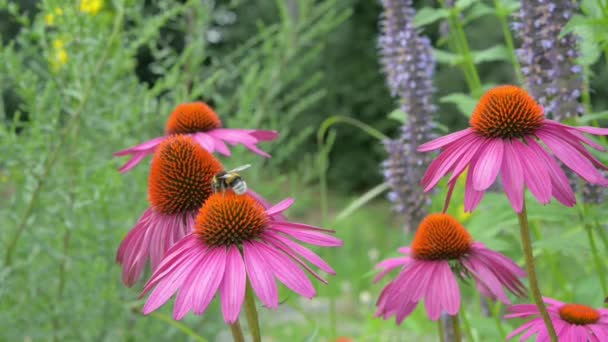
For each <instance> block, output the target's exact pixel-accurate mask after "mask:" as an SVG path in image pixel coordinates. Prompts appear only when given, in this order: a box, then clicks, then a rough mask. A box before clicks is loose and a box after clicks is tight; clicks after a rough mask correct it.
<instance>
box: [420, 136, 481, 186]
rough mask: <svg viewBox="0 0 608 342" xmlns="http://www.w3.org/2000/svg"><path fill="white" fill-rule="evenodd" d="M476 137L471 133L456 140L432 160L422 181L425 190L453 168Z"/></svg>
mask: <svg viewBox="0 0 608 342" xmlns="http://www.w3.org/2000/svg"><path fill="white" fill-rule="evenodd" d="M475 139H476V136H475V135H469V136H466V137H465V138H462V139H460V140H458V141H456V142H455V143H453V144H451V145H450V146H449V147H448V148H446V149H445V150H444V151H443V152H442V153H441V154H440V155H439V157H437V158H435V160H433V162H431V164H430V165H429V167H428V169H427V171H426V173H425V174H424V176H423V177H422V181H421V184H422V186H423V187H424V191H429V190H430V189H432V188H434V187H435V185H437V183H439V180H440V179H441V178H443V176H445V175H446V174H447V173H448V172H450V171H451V170H452V169H453V167H454V164H456V163H457V162H458V161H459V160H460V159H461V157H462V155H463V154H465V153H466V152H467V150H468V145H470V143H471V142H472V141H473V140H475Z"/></svg>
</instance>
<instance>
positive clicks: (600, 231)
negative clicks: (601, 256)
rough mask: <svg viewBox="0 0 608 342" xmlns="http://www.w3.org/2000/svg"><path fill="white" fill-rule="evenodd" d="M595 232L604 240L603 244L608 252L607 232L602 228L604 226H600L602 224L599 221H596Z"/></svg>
mask: <svg viewBox="0 0 608 342" xmlns="http://www.w3.org/2000/svg"><path fill="white" fill-rule="evenodd" d="M595 231H596V232H597V233H598V235H599V236H600V239H601V240H602V243H603V244H604V249H606V250H608V237H607V236H606V232H605V231H604V228H602V225H600V223H599V222H598V221H597V220H596V221H595Z"/></svg>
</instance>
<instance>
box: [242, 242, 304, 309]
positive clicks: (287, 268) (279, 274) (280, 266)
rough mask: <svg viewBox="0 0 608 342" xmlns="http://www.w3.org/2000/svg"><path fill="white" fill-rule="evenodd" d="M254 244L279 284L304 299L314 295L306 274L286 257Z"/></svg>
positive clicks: (257, 243) (264, 246) (260, 244)
mask: <svg viewBox="0 0 608 342" xmlns="http://www.w3.org/2000/svg"><path fill="white" fill-rule="evenodd" d="M254 244H255V245H256V247H257V248H258V250H259V251H260V252H261V253H263V255H264V257H265V258H266V260H265V261H266V263H267V264H268V266H270V271H271V272H272V273H273V274H274V276H275V277H276V278H277V279H279V281H280V282H281V283H283V284H285V286H287V287H288V288H289V289H291V290H292V291H294V292H295V293H297V294H300V295H302V296H304V297H306V298H309V299H310V298H312V297H314V296H315V295H316V291H315V288H314V286H313V285H312V283H311V282H310V279H308V277H307V276H306V273H304V271H302V269H300V267H298V265H296V264H294V263H293V261H291V259H290V258H289V257H288V256H287V255H285V254H282V253H280V252H279V251H277V250H276V249H274V248H272V247H270V246H268V245H266V244H264V243H262V242H254Z"/></svg>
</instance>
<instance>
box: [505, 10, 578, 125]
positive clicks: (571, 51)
mask: <svg viewBox="0 0 608 342" xmlns="http://www.w3.org/2000/svg"><path fill="white" fill-rule="evenodd" d="M577 9H578V4H577V2H576V1H571V0H558V1H547V0H526V1H522V3H521V9H520V12H519V15H517V16H518V20H519V22H517V23H515V24H514V26H515V29H516V31H517V32H518V33H519V37H520V38H521V40H522V45H521V48H520V49H519V50H518V51H517V53H518V56H519V59H520V62H521V66H522V73H523V74H524V76H525V83H526V88H527V89H528V91H529V92H530V94H531V95H532V97H534V98H535V99H537V100H538V102H539V103H540V104H541V105H543V107H544V108H545V112H546V113H547V114H548V116H549V118H551V119H554V120H558V121H560V120H563V119H567V118H571V117H574V116H576V115H580V114H582V112H583V106H582V104H581V103H580V102H579V100H578V99H579V97H580V95H581V92H582V85H583V72H582V68H581V66H579V65H576V59H577V57H578V52H577V50H576V37H575V36H574V35H572V34H567V35H565V36H564V37H562V38H560V37H559V36H560V33H561V31H562V29H563V28H564V26H565V25H566V23H568V21H569V20H570V18H571V17H572V15H573V13H574V12H575V11H576V10H577Z"/></svg>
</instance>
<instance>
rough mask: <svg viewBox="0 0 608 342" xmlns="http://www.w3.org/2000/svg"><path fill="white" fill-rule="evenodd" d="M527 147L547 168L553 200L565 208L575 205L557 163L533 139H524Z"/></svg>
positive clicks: (566, 180) (571, 193)
mask: <svg viewBox="0 0 608 342" xmlns="http://www.w3.org/2000/svg"><path fill="white" fill-rule="evenodd" d="M526 141H527V142H528V146H530V148H531V149H532V151H534V152H535V153H536V155H537V156H538V157H539V158H540V160H541V162H542V163H544V164H545V166H546V167H547V171H548V172H549V175H550V177H551V193H552V195H553V197H555V199H557V200H558V201H559V202H560V203H562V204H563V205H565V206H568V207H572V206H573V205H574V204H576V197H575V196H574V191H573V190H572V186H570V182H569V181H568V177H567V176H566V173H564V170H562V168H561V167H560V166H559V165H558V164H557V161H555V159H553V157H551V156H550V155H549V153H548V152H547V151H545V150H544V149H543V148H542V146H540V145H539V144H538V143H537V142H536V141H535V140H534V139H532V138H528V139H526Z"/></svg>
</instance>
